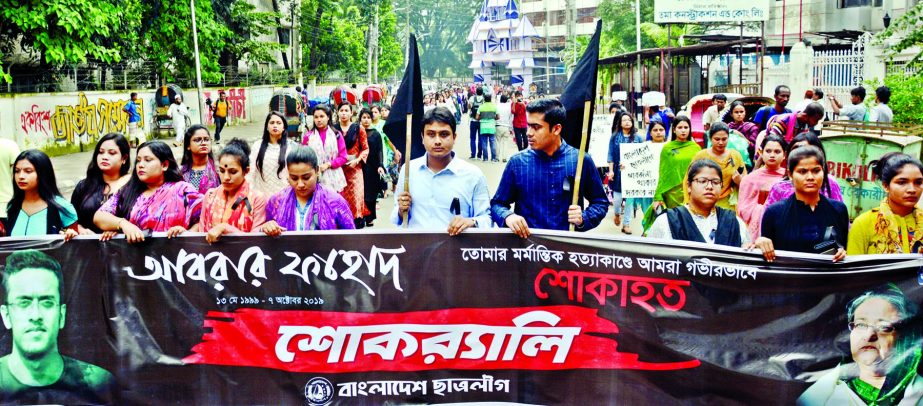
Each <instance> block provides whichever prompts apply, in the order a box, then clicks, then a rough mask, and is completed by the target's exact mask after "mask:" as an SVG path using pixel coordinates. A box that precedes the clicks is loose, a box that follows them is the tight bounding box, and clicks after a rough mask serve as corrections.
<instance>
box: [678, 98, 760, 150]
mask: <svg viewBox="0 0 923 406" xmlns="http://www.w3.org/2000/svg"><path fill="white" fill-rule="evenodd" d="M724 95H725V96H727V99H728V101H727V102H728V105H730V104H731V102H733V101H734V100H737V99H739V98H741V97H744V95H742V94H738V93H724ZM714 96H715V93H708V94H700V95H698V96H695V97H693V98H691V99H689V101H688V102H686V104H685V105H684V106H683V107H682V108H681V109H680V112H679V114H684V115H686V117H689V121H691V122H692V140H693V141H695V142H696V143H697V144H699V146H700V147H703V148H704V147H705V124H704V123H702V115H704V114H705V110H708V108H709V107H711V105H712V101H711V99H712V97H714Z"/></svg>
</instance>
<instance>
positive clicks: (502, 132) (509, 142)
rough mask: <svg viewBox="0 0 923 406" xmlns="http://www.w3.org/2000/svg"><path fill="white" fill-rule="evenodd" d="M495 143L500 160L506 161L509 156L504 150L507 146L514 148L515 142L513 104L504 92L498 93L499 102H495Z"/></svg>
mask: <svg viewBox="0 0 923 406" xmlns="http://www.w3.org/2000/svg"><path fill="white" fill-rule="evenodd" d="M497 144H498V147H499V149H500V153H499V154H500V161H502V162H506V160H507V159H508V158H509V157H510V156H509V154H507V152H506V151H507V150H508V149H509V147H513V148H516V144H515V143H514V141H513V104H512V103H510V98H509V96H507V95H505V94H504V95H500V104H497ZM517 150H518V148H517Z"/></svg>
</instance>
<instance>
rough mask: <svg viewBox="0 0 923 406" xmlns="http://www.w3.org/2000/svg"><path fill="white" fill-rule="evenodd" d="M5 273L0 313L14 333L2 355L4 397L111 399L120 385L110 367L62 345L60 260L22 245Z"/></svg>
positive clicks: (66, 400)
mask: <svg viewBox="0 0 923 406" xmlns="http://www.w3.org/2000/svg"><path fill="white" fill-rule="evenodd" d="M2 275H3V280H2V281H3V299H4V301H3V304H2V305H0V316H2V318H3V325H4V327H6V328H7V329H8V330H10V332H11V333H12V349H11V352H10V353H9V354H7V355H5V356H3V357H2V358H0V402H2V403H4V404H6V403H8V402H16V403H28V404H36V403H39V404H49V403H57V404H109V403H113V402H114V400H115V393H116V385H115V379H114V378H113V376H112V374H111V373H109V371H106V370H105V369H103V368H100V367H98V366H96V365H92V364H89V363H86V362H83V361H79V360H76V359H74V358H70V357H67V356H64V355H62V354H61V353H60V352H59V351H58V334H59V333H60V332H61V330H63V329H64V325H65V318H66V315H67V304H65V302H64V300H63V299H64V294H63V293H64V279H63V274H62V272H61V264H60V263H58V261H56V260H55V259H54V258H52V257H50V256H48V255H46V254H45V253H42V252H39V251H36V250H22V251H18V252H14V253H13V254H11V255H10V256H9V257H7V259H6V266H5V267H4V268H3V272H2Z"/></svg>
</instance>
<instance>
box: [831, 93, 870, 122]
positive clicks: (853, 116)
mask: <svg viewBox="0 0 923 406" xmlns="http://www.w3.org/2000/svg"><path fill="white" fill-rule="evenodd" d="M849 94H850V102H852V105H850V106H846V107H843V105H842V104H840V102H839V101H838V100H837V99H836V96H833V95H830V105H831V106H832V107H833V113H834V114H837V115H838V116H839V118H840V120H849V121H864V120H865V105H864V104H862V102H864V101H865V88H864V87H862V86H859V87H857V88H855V89H853V90H851V91H850V92H849Z"/></svg>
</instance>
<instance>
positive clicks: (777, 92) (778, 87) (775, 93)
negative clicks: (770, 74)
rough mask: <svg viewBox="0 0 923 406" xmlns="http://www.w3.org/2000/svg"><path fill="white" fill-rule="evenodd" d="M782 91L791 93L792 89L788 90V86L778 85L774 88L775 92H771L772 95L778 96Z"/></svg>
mask: <svg viewBox="0 0 923 406" xmlns="http://www.w3.org/2000/svg"><path fill="white" fill-rule="evenodd" d="M783 89H785V90H788V92H789V93H791V92H792V89H790V88H789V87H788V86H786V85H778V86H776V90H775V91H774V92H773V95H775V96H778V95H779V93H782V90H783Z"/></svg>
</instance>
